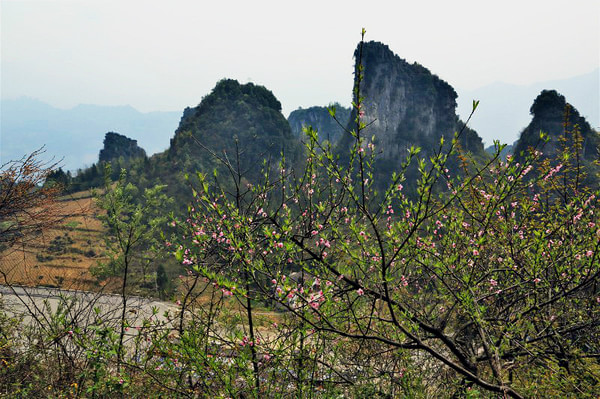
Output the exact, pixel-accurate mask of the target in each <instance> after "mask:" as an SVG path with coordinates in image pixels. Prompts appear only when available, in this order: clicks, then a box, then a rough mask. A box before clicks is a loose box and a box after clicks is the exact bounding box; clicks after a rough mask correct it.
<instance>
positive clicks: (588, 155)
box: [514, 90, 600, 162]
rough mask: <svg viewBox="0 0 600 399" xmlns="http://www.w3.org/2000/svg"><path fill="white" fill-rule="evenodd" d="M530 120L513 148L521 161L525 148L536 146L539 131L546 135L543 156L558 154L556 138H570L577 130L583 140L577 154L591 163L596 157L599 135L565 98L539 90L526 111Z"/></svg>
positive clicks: (558, 146)
mask: <svg viewBox="0 0 600 399" xmlns="http://www.w3.org/2000/svg"><path fill="white" fill-rule="evenodd" d="M529 112H530V114H531V115H532V120H531V122H530V123H529V125H527V127H526V128H525V129H524V130H523V131H522V132H521V135H520V137H519V140H518V141H517V143H516V145H515V151H514V153H515V156H516V157H517V158H521V157H523V156H524V155H525V154H526V150H527V148H529V147H535V146H536V145H539V144H540V132H543V133H546V134H547V135H548V139H549V140H548V143H546V144H545V145H544V147H543V153H544V155H545V156H546V157H554V156H556V155H558V153H559V152H560V151H561V145H560V138H561V137H563V136H564V137H565V138H566V139H567V140H569V139H570V137H569V135H570V134H571V132H572V131H573V130H574V129H575V128H577V129H578V130H579V132H580V133H581V137H582V139H583V143H582V149H581V155H582V157H583V159H585V160H587V161H590V162H593V161H594V160H597V159H599V158H600V155H599V146H600V136H599V135H598V132H596V131H594V130H593V129H592V128H591V126H590V124H589V123H588V122H587V121H586V120H585V118H584V117H582V116H581V115H580V114H579V112H578V111H577V110H576V109H575V107H573V106H572V105H571V104H569V103H568V102H567V101H566V99H565V97H564V96H563V95H561V94H559V93H558V92H556V91H555V90H543V91H542V92H541V93H540V94H539V95H538V96H537V98H536V99H535V100H534V102H533V105H532V106H531V108H530V109H529Z"/></svg>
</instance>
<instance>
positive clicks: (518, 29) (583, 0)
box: [0, 0, 600, 150]
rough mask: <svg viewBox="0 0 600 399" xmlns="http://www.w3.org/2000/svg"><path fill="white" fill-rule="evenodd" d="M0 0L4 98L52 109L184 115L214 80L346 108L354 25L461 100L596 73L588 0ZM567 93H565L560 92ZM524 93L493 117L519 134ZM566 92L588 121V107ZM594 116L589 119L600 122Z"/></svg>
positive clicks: (591, 0) (294, 101) (594, 10)
mask: <svg viewBox="0 0 600 399" xmlns="http://www.w3.org/2000/svg"><path fill="white" fill-rule="evenodd" d="M0 4H1V5H0V6H1V12H0V15H1V21H0V22H1V24H0V25H1V46H2V54H1V57H2V60H1V76H0V79H1V90H2V92H1V96H2V98H3V99H13V100H14V99H17V98H20V97H22V96H26V97H30V98H34V99H38V100H40V101H42V102H44V103H46V104H49V105H51V106H53V107H56V108H62V109H70V108H73V107H75V106H77V105H78V104H96V105H101V106H124V105H129V106H131V107H133V108H135V109H136V110H139V111H141V112H150V111H173V112H177V113H178V114H179V115H180V114H181V112H182V110H183V108H185V107H186V106H195V105H197V104H198V103H199V102H200V100H201V99H202V97H203V96H205V95H207V94H208V93H209V92H210V90H211V89H212V88H213V87H214V86H215V84H216V82H217V81H219V80H220V79H222V78H233V79H237V80H239V81H240V82H247V81H249V80H250V81H253V82H255V83H257V84H260V85H264V86H266V87H267V88H268V89H270V90H272V91H273V93H274V94H275V95H276V96H277V98H278V99H279V100H280V101H281V103H282V106H283V112H284V114H285V115H286V116H287V115H288V114H289V113H290V112H291V111H293V110H295V109H296V108H298V107H299V106H302V107H305V108H306V107H310V106H313V105H325V104H328V103H330V102H339V103H341V104H349V103H350V99H351V93H352V72H353V69H352V68H353V59H352V54H353V51H354V49H355V47H356V44H357V42H358V41H359V39H360V29H361V28H362V27H365V28H366V29H367V39H368V40H377V41H381V42H383V43H386V44H388V45H389V47H390V48H391V49H392V50H393V51H394V52H395V53H397V54H398V55H399V56H400V57H402V58H405V59H406V60H407V61H409V62H419V63H420V64H422V65H424V66H425V67H427V68H428V69H430V70H431V71H432V72H433V73H434V74H437V75H438V76H439V77H440V78H442V79H444V80H445V81H447V82H448V83H450V84H451V85H452V86H453V87H454V88H455V89H456V90H457V91H458V92H459V94H460V95H461V98H460V99H459V101H461V102H462V101H463V99H468V100H467V101H468V102H470V101H471V98H470V97H471V96H472V95H477V94H478V92H477V91H475V92H467V91H466V90H474V89H476V88H479V87H484V86H487V85H492V84H494V82H504V83H506V84H508V85H519V86H523V85H525V86H527V85H532V84H534V83H537V82H548V81H558V80H565V79H570V78H573V77H575V76H580V75H584V74H588V73H590V72H591V71H597V68H598V66H599V59H600V56H599V52H600V43H599V41H600V39H599V37H600V31H599V29H600V28H599V27H600V23H599V17H600V10H599V9H600V5H599V3H598V1H597V0H579V1H575V2H565V1H558V0H530V1H516V0H507V1H503V2H482V1H476V0H456V1H452V2H448V1H441V0H440V1H433V0H430V1H422V2H416V1H413V2H390V1H380V0H373V1H370V2H368V3H365V2H364V1H355V0H348V1H339V2H333V1H328V2H324V1H316V0H307V1H302V2H282V1H275V0H272V1H261V0H257V1H252V2H249V1H238V0H231V1H227V2H217V1H212V2H206V1H177V2H166V1H153V0H144V1H138V0H128V1H122V0H119V1H116V0H69V1H67V0H65V1H62V0H42V1H32V0H1V3H0ZM596 75H597V72H596ZM535 88H536V90H537V86H535ZM556 89H557V90H559V91H560V90H561V89H560V88H559V87H557V88H556ZM487 90H488V91H489V88H488V89H487ZM591 90H592V91H594V92H595V93H597V92H598V90H599V89H598V86H597V85H596V86H595V87H592V88H591ZM497 93H498V96H502V95H503V91H502V90H499V91H497ZM563 94H565V96H566V97H567V100H568V101H571V99H570V98H569V93H563ZM525 97H528V98H525ZM534 98H535V93H533V94H530V91H527V92H526V93H525V95H524V96H523V97H519V101H523V104H524V107H525V109H523V107H522V106H521V105H520V104H521V103H520V102H519V103H518V105H519V111H514V112H515V113H513V110H512V109H507V110H506V112H505V113H503V118H507V119H511V120H514V121H515V122H513V124H514V126H518V127H517V130H518V129H519V128H521V127H523V126H524V125H525V124H526V121H524V120H523V116H522V115H523V113H524V115H525V116H527V112H528V108H529V105H531V102H532V101H533V99H534ZM596 98H597V95H596ZM481 100H482V102H481V111H480V112H481V113H480V114H479V115H478V116H476V118H475V119H474V121H473V126H474V127H475V128H476V129H477V128H478V123H479V122H480V121H478V118H480V120H483V119H486V118H487V117H484V115H485V113H486V112H487V109H486V107H488V106H490V107H493V106H494V105H493V104H494V102H493V101H492V100H491V99H490V100H488V99H485V98H481ZM498 101H500V100H498ZM572 101H573V102H574V105H575V106H576V107H577V108H578V109H579V110H580V111H582V113H583V114H584V115H586V114H587V113H589V114H590V115H589V116H590V117H592V118H593V115H591V111H586V108H585V107H586V105H584V104H577V103H576V102H575V100H572ZM583 101H584V102H590V103H591V104H593V101H592V100H589V101H588V100H583ZM511 103H512V104H513V105H515V107H516V105H517V102H515V101H512V100H511ZM592 106H593V107H595V109H596V110H597V109H598V106H597V105H592ZM461 109H462V107H461ZM4 112H5V111H3V113H4ZM495 112H496V114H497V113H498V111H495ZM502 112H504V111H502ZM461 113H462V111H461ZM3 118H4V116H3ZM597 121H598V119H597V117H596V120H595V121H594V120H590V123H592V125H594V126H598V122H597ZM498 129H500V130H499V131H500V133H498V131H493V132H492V130H487V129H486V130H487V131H488V132H492V133H489V134H488V133H485V134H484V140H485V141H486V142H487V143H490V142H491V136H497V137H498V138H500V139H503V140H508V141H510V140H513V139H516V134H514V133H510V134H509V133H505V132H508V130H511V129H512V126H510V127H508V126H507V127H502V128H498ZM478 130H479V129H478ZM89 133H91V132H89ZM103 133H105V132H103ZM120 133H123V134H125V135H131V132H126V131H124V132H120ZM172 133H173V132H172V129H169V131H168V132H166V133H165V134H167V135H168V136H170V135H172ZM0 134H1V135H2V136H5V135H6V134H8V133H7V132H5V131H2V132H0ZM94 134H98V133H94ZM505 134H506V135H505ZM499 135H501V136H499ZM504 135H505V136H504ZM511 135H512V137H511ZM488 136H490V137H488ZM5 140H6V137H2V142H3V143H4V142H5ZM140 144H141V145H142V146H143V143H141V142H140ZM146 149H147V150H149V149H148V148H146Z"/></svg>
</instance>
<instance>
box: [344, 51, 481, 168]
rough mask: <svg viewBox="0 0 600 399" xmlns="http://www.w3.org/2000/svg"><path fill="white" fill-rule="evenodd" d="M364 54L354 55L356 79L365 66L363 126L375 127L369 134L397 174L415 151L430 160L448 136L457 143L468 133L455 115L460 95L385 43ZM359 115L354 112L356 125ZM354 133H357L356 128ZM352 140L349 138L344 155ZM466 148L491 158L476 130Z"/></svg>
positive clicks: (466, 139)
mask: <svg viewBox="0 0 600 399" xmlns="http://www.w3.org/2000/svg"><path fill="white" fill-rule="evenodd" d="M360 49H361V48H360V45H359V47H358V48H357V49H356V51H355V53H354V57H355V59H356V63H357V66H356V68H355V78H356V75H357V72H356V71H357V68H358V63H359V61H360V62H361V63H362V65H363V68H364V71H363V76H364V78H363V81H362V82H361V87H360V95H361V97H364V102H363V108H362V111H363V112H364V116H363V120H364V122H365V123H368V124H369V126H368V127H367V129H365V130H364V132H363V134H364V137H369V138H370V137H371V136H375V140H374V141H375V144H376V147H377V148H379V149H380V150H381V151H382V153H381V158H382V159H383V160H384V163H385V162H386V161H387V162H388V163H391V164H390V165H388V168H390V169H396V168H397V167H398V166H399V165H400V162H401V160H402V159H404V158H405V157H406V155H407V154H408V151H407V149H409V148H410V147H411V146H415V147H421V149H422V151H423V152H422V153H421V155H430V154H431V150H432V149H434V148H437V147H438V146H439V142H440V138H441V137H442V136H444V137H445V138H446V139H451V138H452V137H453V135H454V133H455V132H457V131H460V130H461V129H462V128H463V127H464V124H463V123H462V122H461V121H460V120H459V118H458V116H457V115H456V111H455V109H456V98H457V94H456V92H455V91H454V89H453V88H452V87H451V86H450V85H449V84H448V83H446V82H445V81H443V80H441V79H440V78H438V77H437V76H435V75H433V74H432V73H431V72H430V71H429V70H428V69H427V68H425V67H423V66H421V65H419V64H417V63H414V64H409V63H408V62H406V61H405V60H403V59H401V58H400V57H398V56H397V55H396V54H394V53H393V52H392V51H391V50H390V49H389V48H388V46H386V45H384V44H382V43H378V42H368V43H364V45H363V47H362V57H361V54H360ZM355 115H356V110H353V112H352V116H351V117H350V121H354V118H355ZM349 128H351V129H352V128H354V126H353V122H351V123H350V125H349ZM351 140H352V138H351V137H350V135H344V137H343V139H342V140H341V143H342V149H343V148H347V145H348V144H349V143H350V142H351ZM446 141H447V142H450V140H446ZM460 144H461V146H462V148H463V150H466V151H469V152H471V153H473V154H474V155H476V156H485V155H484V149H483V144H482V141H481V138H480V137H479V136H478V135H477V133H476V132H475V131H473V130H471V129H468V128H466V129H465V130H464V131H463V133H462V135H461V138H460Z"/></svg>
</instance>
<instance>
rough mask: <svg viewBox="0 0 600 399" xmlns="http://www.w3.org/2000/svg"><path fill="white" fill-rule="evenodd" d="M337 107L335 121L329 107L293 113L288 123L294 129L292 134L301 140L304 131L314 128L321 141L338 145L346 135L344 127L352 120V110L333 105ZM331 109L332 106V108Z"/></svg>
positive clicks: (303, 109) (300, 109)
mask: <svg viewBox="0 0 600 399" xmlns="http://www.w3.org/2000/svg"><path fill="white" fill-rule="evenodd" d="M332 106H333V107H335V117H336V119H337V121H338V122H339V123H338V122H336V121H335V119H334V118H333V117H332V116H331V114H330V113H329V109H328V107H317V106H315V107H310V108H299V109H297V110H295V111H293V112H292V113H291V114H290V116H289V117H288V122H289V123H290V127H291V129H292V134H293V135H294V136H295V137H297V138H300V139H303V138H304V135H303V133H302V129H303V128H304V127H307V126H312V128H313V129H315V130H316V131H317V132H318V133H319V140H320V141H323V140H327V141H329V142H330V143H332V144H335V143H337V141H338V140H339V139H340V137H341V136H342V134H343V133H344V128H343V127H344V126H346V125H347V124H348V122H349V120H350V108H345V107H342V106H341V105H340V104H337V103H336V104H333V105H332ZM330 107H331V106H330Z"/></svg>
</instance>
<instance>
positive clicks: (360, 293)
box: [356, 288, 365, 295]
mask: <svg viewBox="0 0 600 399" xmlns="http://www.w3.org/2000/svg"><path fill="white" fill-rule="evenodd" d="M356 293H357V294H358V295H363V294H364V293H365V292H364V291H363V289H362V288H359V289H357V290H356Z"/></svg>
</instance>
